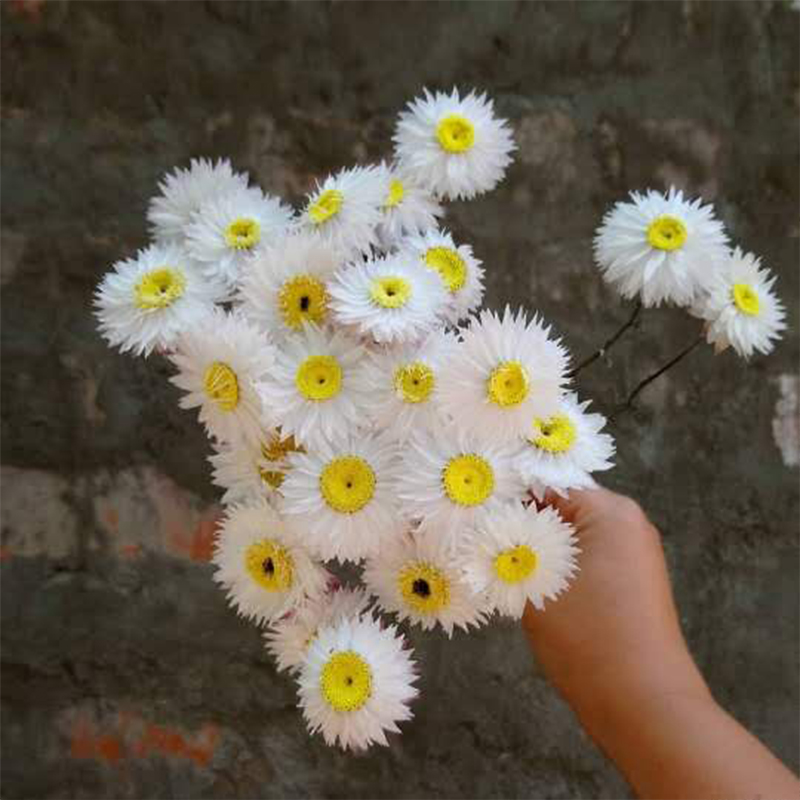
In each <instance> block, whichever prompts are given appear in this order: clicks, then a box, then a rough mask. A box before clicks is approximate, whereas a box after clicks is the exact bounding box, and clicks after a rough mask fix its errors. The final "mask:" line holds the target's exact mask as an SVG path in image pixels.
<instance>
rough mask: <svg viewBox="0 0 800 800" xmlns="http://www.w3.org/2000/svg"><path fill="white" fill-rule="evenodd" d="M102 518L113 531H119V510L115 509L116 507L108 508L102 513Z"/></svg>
mask: <svg viewBox="0 0 800 800" xmlns="http://www.w3.org/2000/svg"><path fill="white" fill-rule="evenodd" d="M103 519H104V520H105V522H106V525H108V527H109V528H110V529H111V530H112V531H114V533H117V531H119V511H117V509H116V508H109V509H108V511H106V513H105V514H103Z"/></svg>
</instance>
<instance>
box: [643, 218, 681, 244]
mask: <svg viewBox="0 0 800 800" xmlns="http://www.w3.org/2000/svg"><path fill="white" fill-rule="evenodd" d="M647 241H648V243H649V244H650V247H655V248H657V249H658V250H677V249H678V248H679V247H681V246H682V245H683V243H684V242H685V241H686V226H685V225H684V224H683V223H682V222H681V221H680V220H679V219H678V218H677V217H671V216H669V215H668V214H664V215H663V216H660V217H656V218H655V219H654V220H653V221H652V222H651V223H650V225H649V226H648V228H647Z"/></svg>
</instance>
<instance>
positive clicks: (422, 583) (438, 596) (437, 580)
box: [364, 533, 487, 636]
mask: <svg viewBox="0 0 800 800" xmlns="http://www.w3.org/2000/svg"><path fill="white" fill-rule="evenodd" d="M461 563H462V562H461V560H460V559H459V558H458V557H457V556H456V555H454V553H453V551H452V549H451V548H449V547H448V546H447V545H446V543H445V542H444V541H443V540H442V539H439V538H437V537H435V536H416V535H414V534H411V533H409V534H406V535H405V536H403V537H396V538H395V539H393V540H392V542H391V543H390V544H389V545H388V546H387V547H386V549H385V550H384V552H382V553H381V556H380V558H378V559H374V560H373V559H368V560H367V563H366V566H365V567H364V582H365V584H366V586H367V589H368V590H369V591H370V592H372V593H373V594H374V595H375V596H376V597H377V598H378V605H379V606H380V607H381V608H382V609H383V610H384V611H387V612H389V613H394V614H396V615H397V618H398V619H399V620H401V621H402V620H409V621H410V622H411V623H412V624H415V625H419V626H420V627H421V628H422V629H423V630H430V629H431V628H433V627H434V626H437V625H438V626H440V627H441V628H442V630H443V631H444V632H445V633H446V634H447V635H448V636H452V634H453V629H454V628H462V629H463V630H465V631H466V630H469V627H470V626H474V627H477V626H479V625H481V624H483V623H484V622H485V621H486V616H485V612H486V608H487V606H486V602H485V600H484V598H483V596H482V595H481V594H480V593H476V592H474V591H472V589H471V588H470V586H469V584H468V583H467V582H466V579H465V577H464V575H463V574H462V571H461Z"/></svg>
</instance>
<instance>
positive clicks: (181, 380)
mask: <svg viewBox="0 0 800 800" xmlns="http://www.w3.org/2000/svg"><path fill="white" fill-rule="evenodd" d="M176 347H177V349H176V351H175V352H174V353H171V354H170V356H169V357H170V360H171V361H172V362H173V364H174V365H175V366H176V367H177V369H178V374H177V375H175V376H174V377H172V378H170V380H171V381H172V383H174V384H175V385H176V386H177V387H178V388H180V389H183V390H184V392H185V393H186V394H185V395H184V396H183V397H182V398H181V400H180V404H181V408H199V409H200V411H199V414H198V416H199V419H200V422H202V423H203V425H204V426H205V427H206V430H207V431H208V433H209V435H211V436H213V437H215V438H216V439H217V440H219V441H223V442H231V443H233V442H239V441H245V442H249V443H250V444H252V445H253V446H255V447H260V446H261V443H262V437H263V429H264V425H265V419H264V412H263V408H262V405H261V398H260V397H259V395H258V393H257V391H256V384H258V383H259V382H260V381H262V380H264V379H265V378H266V377H267V375H268V374H269V373H270V371H271V370H272V367H273V364H274V361H275V349H274V348H273V347H272V346H271V345H270V344H269V343H268V342H267V339H266V337H265V336H264V335H263V334H262V333H261V332H260V331H258V330H257V329H256V328H253V327H252V326H251V325H250V324H249V323H248V322H247V321H246V320H245V319H244V318H243V317H241V316H240V315H238V314H226V313H225V312H223V311H220V310H216V311H215V312H214V313H213V314H209V315H208V316H207V317H205V318H204V319H202V320H201V321H200V322H198V324H197V325H195V326H194V327H193V328H190V329H189V330H188V331H187V332H186V333H184V334H183V335H182V336H181V337H180V338H179V339H178V341H177V345H176Z"/></svg>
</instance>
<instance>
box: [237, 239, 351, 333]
mask: <svg viewBox="0 0 800 800" xmlns="http://www.w3.org/2000/svg"><path fill="white" fill-rule="evenodd" d="M342 263H343V260H342V258H341V256H340V255H339V254H338V253H337V252H336V250H334V249H333V248H332V247H331V246H330V245H329V244H327V243H326V242H325V241H324V240H323V239H322V238H321V237H320V236H318V235H316V234H314V233H311V232H308V231H300V232H298V233H294V234H292V235H291V236H285V237H284V238H283V239H281V240H280V241H279V242H277V243H275V244H273V245H271V246H269V247H266V248H265V249H264V250H263V251H262V252H260V253H258V254H257V255H256V256H255V258H254V259H253V261H252V262H251V263H250V264H249V265H248V268H247V270H246V271H245V272H244V274H243V275H242V277H241V281H240V290H239V297H238V301H239V307H240V308H241V310H242V313H243V314H244V315H245V317H247V319H249V320H250V321H251V322H252V323H253V324H255V325H257V326H258V327H260V328H261V329H262V330H264V331H266V332H267V333H269V334H271V335H272V336H275V337H277V338H280V337H282V336H285V335H286V334H288V333H296V332H297V331H300V330H302V328H303V324H304V323H306V322H313V323H314V324H316V325H324V324H326V323H328V322H330V314H329V308H328V304H329V296H328V281H329V279H330V277H331V276H332V275H333V273H334V272H335V271H336V270H337V269H339V267H341V266H342Z"/></svg>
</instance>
